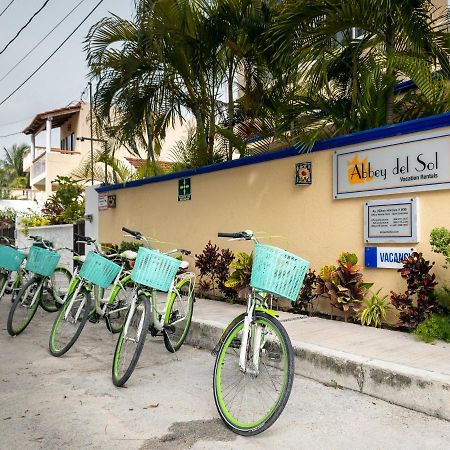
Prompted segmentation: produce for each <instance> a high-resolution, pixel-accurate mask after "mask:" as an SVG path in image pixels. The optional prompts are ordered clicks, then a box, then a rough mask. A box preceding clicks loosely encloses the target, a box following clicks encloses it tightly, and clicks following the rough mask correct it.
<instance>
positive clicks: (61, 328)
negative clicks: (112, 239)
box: [49, 235, 136, 357]
mask: <svg viewBox="0 0 450 450" xmlns="http://www.w3.org/2000/svg"><path fill="white" fill-rule="evenodd" d="M76 239H78V242H83V243H86V244H91V245H93V246H94V248H95V251H91V252H89V254H88V255H87V257H86V258H77V257H75V258H76V259H78V260H79V262H78V263H77V264H76V267H75V270H74V273H73V277H72V279H71V281H70V285H69V288H68V291H67V294H66V296H65V298H64V304H63V306H62V308H61V309H60V311H59V313H58V315H57V316H56V318H55V322H54V323H53V327H52V330H51V332H50V339H49V350H50V353H51V354H52V355H53V356H56V357H59V356H62V355H64V354H65V353H67V352H68V351H69V350H70V349H71V348H72V346H73V345H74V344H75V342H76V341H77V339H78V338H79V337H80V335H81V332H82V331H83V328H84V326H85V325H86V323H87V321H88V320H90V321H91V322H93V323H97V322H99V320H100V319H104V320H105V323H106V327H107V329H108V331H110V332H111V333H119V332H120V331H121V330H122V327H123V323H124V320H125V316H126V313H127V311H128V305H129V303H130V296H131V293H132V292H133V288H134V282H133V281H132V280H131V276H130V274H129V273H128V272H126V271H125V270H124V269H125V264H126V261H128V260H132V259H134V258H135V257H136V252H132V251H129V250H128V251H125V252H123V253H122V254H120V255H117V254H114V255H108V256H107V257H106V256H104V255H102V254H101V251H100V249H99V247H98V246H97V243H96V242H95V240H94V239H92V238H90V237H87V236H80V235H76ZM110 259H115V260H119V261H120V263H121V264H120V265H119V264H116V263H114V262H113V261H110Z"/></svg>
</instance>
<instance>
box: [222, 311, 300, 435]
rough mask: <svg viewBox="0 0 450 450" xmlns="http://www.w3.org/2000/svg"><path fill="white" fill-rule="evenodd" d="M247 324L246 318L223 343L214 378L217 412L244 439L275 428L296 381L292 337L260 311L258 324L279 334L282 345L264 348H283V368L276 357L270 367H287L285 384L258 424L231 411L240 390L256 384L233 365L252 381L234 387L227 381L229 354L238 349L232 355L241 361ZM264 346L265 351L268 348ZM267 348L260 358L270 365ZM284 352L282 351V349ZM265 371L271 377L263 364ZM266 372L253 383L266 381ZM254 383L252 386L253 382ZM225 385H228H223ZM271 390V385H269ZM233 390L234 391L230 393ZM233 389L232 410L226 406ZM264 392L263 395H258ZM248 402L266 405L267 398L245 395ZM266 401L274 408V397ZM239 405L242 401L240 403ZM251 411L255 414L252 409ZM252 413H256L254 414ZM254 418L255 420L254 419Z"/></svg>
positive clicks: (233, 366)
mask: <svg viewBox="0 0 450 450" xmlns="http://www.w3.org/2000/svg"><path fill="white" fill-rule="evenodd" d="M244 320H245V318H244V317H243V318H242V319H241V320H240V321H238V322H237V323H236V324H235V325H234V326H233V327H232V328H231V329H230V330H229V331H228V333H227V335H226V336H225V338H224V339H223V342H222V345H221V346H220V349H219V352H218V354H217V358H216V362H215V365H214V377H213V392H214V401H215V403H216V407H217V410H218V412H219V414H220V416H221V418H222V420H223V421H224V423H225V424H226V425H227V427H228V428H230V429H231V430H232V431H233V432H235V433H237V434H240V435H243V436H253V435H255V434H259V433H261V432H263V431H264V430H267V428H269V427H270V426H272V425H273V424H274V422H275V421H276V420H277V419H278V417H279V416H280V414H281V413H282V411H283V409H284V407H285V406H286V403H287V401H288V399H289V396H290V393H291V390H292V384H293V380H294V351H293V349H292V344H291V341H290V339H289V336H288V334H287V332H286V330H285V329H284V327H283V326H282V325H281V323H280V322H279V321H278V320H277V319H275V318H274V317H272V316H270V315H269V314H267V313H264V312H262V311H256V312H255V323H257V324H260V325H263V326H264V327H269V328H271V329H272V331H274V332H275V335H276V336H277V337H278V339H279V343H278V344H275V343H274V341H273V340H272V341H271V340H269V339H268V340H266V341H265V344H264V346H265V345H266V343H269V344H271V345H273V349H277V348H278V347H276V346H275V345H278V346H279V347H281V353H282V357H281V358H282V359H281V364H278V363H276V362H275V361H276V358H274V356H272V358H273V361H274V362H272V363H271V365H270V364H269V367H270V368H274V367H275V369H276V366H277V364H278V365H280V366H282V367H283V384H282V387H281V389H280V393H279V395H278V396H277V397H276V399H275V401H273V404H272V405H271V406H268V407H267V408H268V412H264V413H263V416H261V417H258V418H257V419H256V420H255V419H252V421H249V422H244V421H243V419H241V418H238V417H236V414H235V415H233V414H234V413H232V412H231V411H230V409H231V404H232V403H233V402H234V400H235V398H236V397H237V394H236V389H238V388H239V387H242V388H243V390H244V391H245V390H246V389H247V388H251V382H252V379H251V377H252V375H249V374H247V373H245V374H244V373H243V372H242V371H241V369H240V367H239V364H238V363H236V364H233V363H232V364H231V366H232V367H231V368H232V370H233V372H236V374H237V376H238V377H239V376H240V377H242V376H247V377H249V378H247V379H246V383H244V384H242V383H241V378H240V379H239V380H238V381H237V383H236V384H233V383H231V384H230V381H229V379H228V385H226V383H227V382H226V381H225V380H223V373H222V372H223V366H224V358H225V355H226V354H227V351H228V349H235V348H238V351H235V350H233V351H231V352H230V354H233V353H234V354H235V355H236V357H237V359H239V352H240V345H241V343H239V339H238V338H237V336H238V333H239V332H240V331H241V330H242V328H243V326H244ZM264 346H263V347H264ZM262 350H263V348H262V349H261V353H260V355H261V356H260V358H261V360H262V358H263V357H262V355H266V354H267V358H268V361H269V359H270V355H269V354H270V353H271V352H270V350H269V351H268V350H267V349H266V350H265V353H263V352H262ZM278 350H280V348H278ZM247 364H250V360H249V361H247ZM263 366H264V367H265V370H266V371H267V373H269V369H268V367H267V365H266V364H265V363H262V365H260V367H261V368H262V367H263ZM262 373H263V371H262V370H261V372H260V373H259V375H257V376H254V377H253V380H257V379H258V378H261V377H262ZM249 380H250V382H249ZM223 381H224V384H223ZM271 381H272V385H273V386H275V383H274V382H273V380H271ZM269 386H270V385H269ZM270 387H272V386H270ZM230 388H231V389H230ZM226 389H229V391H228V393H231V392H232V393H233V394H234V396H233V400H231V401H230V406H228V405H227V404H226V402H225V397H226V393H225V390H226ZM256 392H260V391H258V390H257V391H256ZM244 395H245V399H246V402H244V407H245V405H246V404H247V401H251V399H252V398H254V399H255V405H260V404H262V403H263V396H261V395H259V397H258V398H256V396H253V397H252V396H249V395H248V394H247V393H245V394H244ZM264 397H267V398H270V400H268V403H269V404H270V403H271V402H272V400H273V399H272V398H271V397H270V395H265V396H264ZM238 403H239V401H238ZM239 405H240V407H241V408H242V402H241V403H239ZM249 410H250V411H251V408H250V407H249ZM251 412H252V413H253V412H254V411H251ZM252 417H253V416H252Z"/></svg>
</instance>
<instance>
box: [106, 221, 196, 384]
mask: <svg viewBox="0 0 450 450" xmlns="http://www.w3.org/2000/svg"><path fill="white" fill-rule="evenodd" d="M122 231H124V232H126V233H128V235H129V237H133V238H134V239H137V240H141V241H144V243H145V245H147V246H150V239H149V238H146V237H145V236H143V235H142V233H140V232H139V231H133V230H130V229H128V228H125V227H123V228H122ZM174 253H181V255H190V253H191V252H189V251H188V250H184V249H174V250H171V251H169V252H165V253H161V252H159V251H156V250H152V249H149V248H145V247H144V246H142V247H140V248H139V250H138V253H137V257H136V261H135V264H134V268H133V271H132V272H131V279H132V280H133V281H135V283H136V286H135V289H134V292H133V297H132V300H131V304H130V306H129V310H128V314H127V317H126V320H125V324H124V327H123V329H122V332H121V333H120V335H119V339H118V340H117V344H116V349H115V352H114V358H113V364H112V380H113V383H114V385H115V386H118V387H120V386H123V385H124V384H125V383H126V382H127V380H128V379H129V378H130V377H131V374H132V373H133V370H134V369H135V367H136V365H137V363H138V360H139V357H140V355H141V352H142V349H143V347H144V343H145V339H146V337H147V333H148V331H150V334H151V335H152V336H157V335H161V334H162V335H163V338H164V345H165V347H166V349H167V350H168V351H169V352H171V353H174V352H176V351H178V350H179V349H180V348H181V346H182V345H183V343H184V340H185V339H186V336H187V333H188V331H189V327H190V325H191V320H192V313H193V308H194V302H195V296H194V287H195V274H194V273H192V272H187V269H188V267H189V263H188V262H186V261H181V260H179V259H176V258H173V257H171V256H169V255H170V254H174ZM158 291H159V292H167V296H166V300H165V302H164V303H163V305H162V309H161V308H160V305H158V304H157V292H158Z"/></svg>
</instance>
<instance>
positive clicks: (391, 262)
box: [364, 247, 415, 269]
mask: <svg viewBox="0 0 450 450" xmlns="http://www.w3.org/2000/svg"><path fill="white" fill-rule="evenodd" d="M414 251H415V249H414V248H411V247H366V248H365V252H364V253H365V254H364V256H365V266H366V267H372V268H380V269H401V268H402V267H403V264H402V261H403V260H404V259H406V258H408V257H409V256H411V254H412V252H414Z"/></svg>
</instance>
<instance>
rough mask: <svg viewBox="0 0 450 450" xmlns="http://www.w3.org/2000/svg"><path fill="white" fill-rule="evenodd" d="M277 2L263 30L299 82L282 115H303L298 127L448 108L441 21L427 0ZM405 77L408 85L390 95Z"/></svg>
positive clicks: (355, 125)
mask: <svg viewBox="0 0 450 450" xmlns="http://www.w3.org/2000/svg"><path fill="white" fill-rule="evenodd" d="M280 8H281V11H280V15H279V16H278V17H277V18H276V20H275V22H274V25H273V27H272V29H271V30H270V31H269V33H268V35H269V36H270V40H271V42H272V50H273V51H274V52H275V53H276V57H277V58H278V59H279V60H282V61H285V62H286V63H290V69H291V74H293V79H294V80H295V82H296V83H297V85H298V86H299V88H298V92H297V94H296V96H295V98H294V99H293V101H292V102H291V105H290V107H289V108H288V114H287V117H288V118H289V120H292V119H293V118H294V117H298V116H299V115H302V114H303V118H302V119H300V122H301V123H302V126H304V127H305V129H306V130H308V129H309V130H311V129H313V130H314V125H313V124H314V123H316V124H317V123H320V126H319V127H318V128H319V129H320V130H321V131H324V129H326V128H328V131H330V130H332V129H333V130H334V132H342V131H355V130H357V129H364V128H365V127H368V126H372V127H373V126H378V125H382V124H390V123H392V122H393V121H394V119H396V118H401V117H403V118H404V117H407V115H408V114H407V113H408V112H409V113H412V114H413V115H417V112H418V111H419V112H420V110H421V109H422V110H423V111H426V112H430V111H432V112H434V113H437V112H442V111H443V110H448V108H449V104H448V94H447V93H448V89H447V86H446V80H447V79H448V78H449V76H450V65H449V55H450V49H449V42H450V41H449V39H448V38H449V35H448V33H447V31H446V30H447V22H448V21H447V18H446V16H444V15H443V14H439V12H438V11H436V10H435V9H434V8H433V6H432V4H431V2H430V1H429V0H404V1H401V2H392V1H390V0H380V1H376V2H374V1H372V0H342V1H339V2H329V1H326V0H302V1H300V0H286V1H285V2H283V4H282V6H280ZM355 29H357V30H359V32H360V36H358V37H355V36H354V34H353V33H352V30H355ZM437 69H440V72H439V73H440V75H439V76H436V70H437ZM408 78H409V79H411V80H412V81H413V82H414V83H415V84H416V85H417V89H416V91H415V92H413V93H412V94H411V95H407V96H404V95H400V96H396V95H395V86H396V84H397V83H398V82H399V81H402V80H404V79H408ZM418 106H419V109H417V107H418ZM413 108H415V109H413ZM305 112H306V116H305V115H304V114H305ZM339 118H340V119H339ZM335 120H336V121H337V122H336V125H337V126H334V127H333V126H330V125H331V124H333V123H334V121H335ZM369 122H370V123H369ZM308 127H309V128H308ZM311 127H312V128H311ZM315 130H316V131H317V128H316V129H315Z"/></svg>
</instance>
